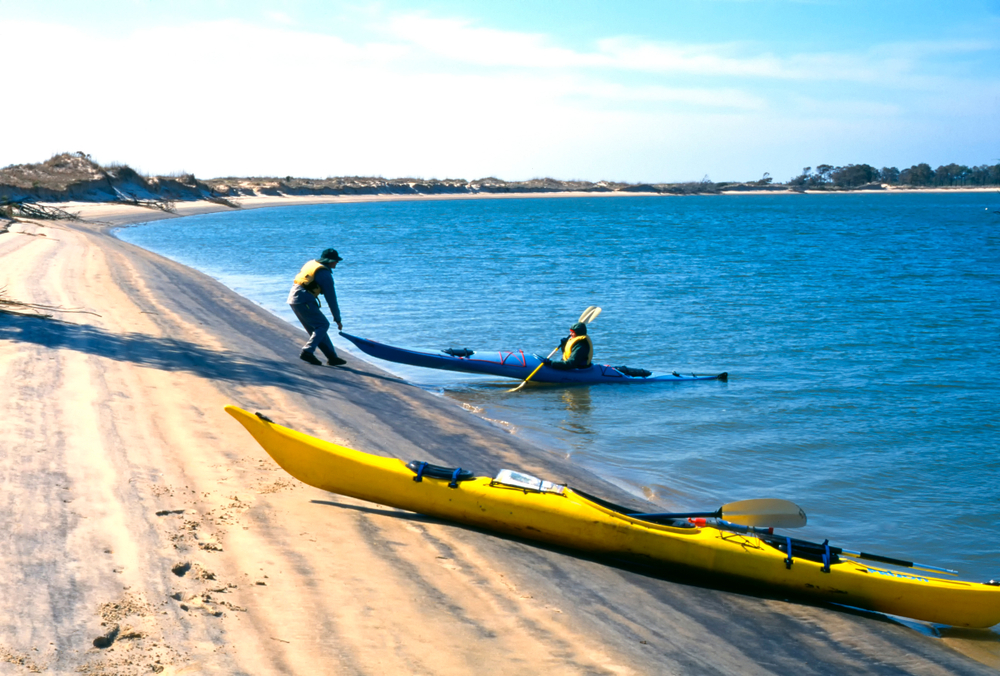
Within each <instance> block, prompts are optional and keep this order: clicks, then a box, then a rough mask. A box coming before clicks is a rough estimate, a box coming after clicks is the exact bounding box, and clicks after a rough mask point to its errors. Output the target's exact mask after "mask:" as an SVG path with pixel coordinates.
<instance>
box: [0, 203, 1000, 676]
mask: <svg viewBox="0 0 1000 676" xmlns="http://www.w3.org/2000/svg"><path fill="white" fill-rule="evenodd" d="M307 201H308V202H324V201H329V202H341V201H346V200H345V199H344V198H329V199H300V200H293V199H289V198H272V199H270V200H268V199H260V200H253V201H250V202H248V206H250V205H257V206H259V205H266V204H271V203H276V204H289V203H293V202H295V203H304V202H307ZM180 208H181V214H180V215H185V214H189V213H195V212H199V211H212V210H217V209H218V207H216V206H214V205H209V204H193V205H191V204H189V205H182V206H181V207H180ZM74 210H79V211H82V212H83V214H84V216H85V217H86V218H87V219H88V222H84V223H57V224H52V223H49V224H25V223H21V224H15V225H14V226H12V227H11V228H10V230H9V232H7V233H6V234H0V287H3V286H4V285H6V287H7V293H8V296H9V297H11V298H14V299H17V300H20V301H24V302H33V303H42V304H47V305H58V306H62V307H73V308H84V309H87V310H90V311H92V312H95V313H97V314H96V315H92V314H64V315H58V319H60V321H52V320H43V319H38V318H29V317H19V316H11V315H6V314H0V383H2V385H0V388H2V389H0V416H2V423H0V507H2V509H0V537H2V547H0V585H2V587H0V589H2V593H0V618H2V619H0V674H23V673H34V672H44V673H79V672H83V673H89V674H132V673H135V674H140V673H150V672H153V673H164V674H182V673H187V674H202V673H207V674H470V673H472V674H493V673H496V674H500V673H522V674H540V673H545V672H553V673H556V672H557V673H560V674H781V675H782V676H787V675H788V674H842V673H873V674H900V673H906V674H928V675H930V674H990V673H995V671H994V670H993V668H990V667H989V666H984V664H983V663H981V662H986V663H988V664H992V666H993V667H997V666H1000V660H998V659H997V650H996V648H997V644H996V642H995V639H996V634H992V633H989V632H964V633H962V632H953V634H952V635H953V638H949V639H945V640H942V639H936V638H931V637H929V636H925V635H922V634H921V633H919V632H916V631H914V630H912V629H910V628H908V627H906V626H903V625H901V624H898V623H896V622H893V621H891V620H888V619H887V618H884V617H881V616H878V615H874V614H862V613H852V612H848V611H841V610H834V609H829V608H823V607H813V606H808V605H801V604H795V603H788V602H784V601H781V600H776V599H769V598H764V597H760V596H754V595H745V594H740V593H737V592H736V591H734V590H719V589H712V588H706V587H701V586H697V585H692V584H685V581H683V580H677V579H673V580H671V579H660V578H656V577H652V576H649V575H645V574H643V573H642V572H641V571H635V570H629V569H624V568H619V567H614V566H611V565H607V564H603V563H599V562H595V561H592V560H589V559H587V558H585V557H578V556H574V555H572V554H570V553H566V552H563V551H558V550H553V549H549V548H545V547H540V546H538V545H533V544H529V543H524V542H519V541H515V540H510V539H507V538H500V537H496V536H492V535H488V534H485V533H481V532H478V531H475V530H471V529H468V528H463V527H460V526H455V525H451V524H447V523H442V522H439V521H436V520H433V519H428V518H424V517H422V516H419V515H414V514H411V513H406V512H402V511H398V510H395V509H390V508H385V507H382V506H379V505H375V504H369V503H362V502H359V501H356V500H352V499H347V498H342V497H339V496H335V495H332V494H329V493H324V492H322V491H319V490H317V489H313V488H310V487H307V486H304V485H302V484H299V483H297V482H296V481H295V480H293V479H292V478H291V477H289V476H288V475H286V474H284V473H283V472H282V471H281V470H279V469H278V468H277V467H276V466H275V465H274V463H273V462H272V461H271V460H270V458H268V456H267V455H266V454H265V453H264V451H263V450H262V449H261V448H260V447H259V446H258V445H257V444H256V443H255V442H254V441H253V440H252V439H251V438H250V437H249V435H247V433H246V432H245V431H244V430H243V429H242V428H241V427H240V426H239V425H238V424H237V423H236V422H235V421H234V420H232V419H231V418H230V417H229V416H228V415H226V414H225V413H224V411H223V405H225V404H227V403H235V404H237V405H240V406H243V407H245V408H248V409H250V410H252V411H254V410H255V411H262V412H265V413H267V414H268V415H269V416H270V417H271V418H273V419H274V420H276V421H277V422H280V423H283V424H286V425H289V426H291V427H294V428H296V429H299V430H302V431H304V432H307V433H311V434H315V435H317V436H320V437H322V438H325V439H329V440H332V441H336V442H339V443H342V444H345V445H348V446H351V447H354V448H357V449H359V450H363V451H367V452H373V453H379V454H383V455H388V456H393V457H402V458H405V459H426V460H429V461H433V462H439V463H442V464H449V465H461V466H463V467H467V468H470V469H473V470H476V471H481V472H484V473H492V472H494V471H495V470H496V469H498V468H500V467H512V468H519V469H525V470H527V471H530V472H533V473H536V474H539V475H541V476H544V477H546V478H550V479H554V480H558V481H564V482H570V483H572V484H574V485H576V486H579V487H581V488H583V489H585V490H589V491H592V492H595V493H597V494H600V495H604V496H605V497H608V498H610V499H616V500H621V501H626V502H627V501H629V500H630V499H631V498H629V496H624V495H622V494H620V493H619V492H618V491H616V489H614V488H613V487H611V486H609V485H606V484H603V483H602V482H601V481H600V480H599V479H597V478H595V477H592V476H589V475H587V474H585V473H583V472H582V471H581V470H579V469H578V468H576V467H574V466H573V465H572V464H571V463H569V462H567V461H566V460H564V459H561V458H558V457H556V456H554V455H552V454H549V453H547V452H545V451H543V450H540V449H537V448H534V447H532V446H530V445H528V444H526V443H524V442H523V441H521V440H519V439H518V438H517V437H515V436H512V435H510V434H508V433H507V432H504V431H503V430H500V429H498V428H496V427H494V426H492V425H490V424H489V423H487V422H485V421H483V420H480V419H479V418H477V417H475V416H473V415H471V414H469V413H466V412H464V411H462V410H461V409H459V408H458V407H457V406H455V405H454V404H453V403H452V402H450V401H447V400H445V399H443V398H440V397H435V396H433V395H431V394H429V393H427V392H424V391H422V390H420V389H418V388H415V387H412V386H409V385H407V384H406V383H404V382H401V381H399V380H398V379H396V378H394V377H392V376H389V375H387V374H386V373H384V372H381V371H379V370H378V369H377V368H375V367H373V366H371V365H369V364H367V363H364V362H360V361H358V360H356V359H352V358H350V357H348V365H347V367H346V368H341V369H332V368H327V367H322V368H317V367H313V366H309V365H306V364H304V363H302V362H301V361H299V360H298V359H297V352H298V347H299V345H300V344H301V342H302V341H303V338H304V333H303V332H302V331H301V329H299V328H297V327H294V326H291V325H289V324H287V323H285V322H283V321H281V320H280V319H278V318H276V317H275V316H273V315H272V314H270V313H268V312H266V311H264V310H263V309H261V308H260V307H258V306H257V305H255V304H253V303H251V302H249V301H247V300H245V299H243V298H241V297H239V296H238V295H236V294H235V293H233V292H231V291H230V290H228V289H226V288H225V287H223V286H221V285H220V284H218V283H216V282H215V281H213V280H211V279H209V278H207V277H205V276H204V275H201V274H200V273H197V272H194V271H192V270H190V269H187V268H185V267H183V266H181V265H178V264H176V263H173V262H170V261H167V260H165V259H163V258H160V257H158V256H156V255H153V254H150V253H148V252H145V251H142V250H140V249H137V248H135V247H133V246H131V245H128V244H125V243H123V242H121V241H119V240H118V239H116V238H114V237H112V236H109V235H108V234H107V226H106V225H102V224H101V223H97V222H96V221H98V220H100V221H101V222H103V223H104V224H107V223H124V222H130V221H132V222H134V221H143V220H151V219H153V218H163V217H169V216H168V215H167V214H162V213H159V212H153V211H148V210H143V209H139V208H131V207H121V206H102V205H90V206H81V207H78V208H75V209H74ZM310 253H311V252H303V256H304V257H307V256H308V255H309V254H310ZM293 272H294V271H289V274H290V275H291V274H292V273H293ZM350 302H351V299H350V298H344V299H342V303H343V305H344V306H345V307H346V308H349V307H350ZM953 647H954V648H957V649H958V650H953V649H952V648H953ZM959 650H960V651H962V652H964V653H965V654H964V655H963V654H961V653H960V652H959ZM966 655H972V656H973V657H975V658H977V659H979V660H981V662H977V661H975V660H974V659H970V658H969V657H968V656H966Z"/></svg>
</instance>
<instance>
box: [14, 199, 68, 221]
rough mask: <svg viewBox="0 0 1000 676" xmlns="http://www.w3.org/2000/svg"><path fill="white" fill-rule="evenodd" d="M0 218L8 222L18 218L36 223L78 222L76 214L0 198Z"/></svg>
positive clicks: (41, 205) (56, 208)
mask: <svg viewBox="0 0 1000 676" xmlns="http://www.w3.org/2000/svg"><path fill="white" fill-rule="evenodd" d="M0 217H3V218H6V219H8V220H12V221H14V220H17V219H18V218H30V219H32V220H36V221H63V220H66V221H78V220H80V217H79V216H78V215H77V214H74V213H71V212H69V211H66V210H65V209H60V208H59V207H53V206H46V205H44V204H34V203H32V202H28V201H25V200H11V199H4V198H0Z"/></svg>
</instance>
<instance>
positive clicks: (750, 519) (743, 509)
mask: <svg viewBox="0 0 1000 676" xmlns="http://www.w3.org/2000/svg"><path fill="white" fill-rule="evenodd" d="M719 512H720V513H721V514H722V518H723V519H725V520H726V521H731V522H732V523H738V524H740V525H741V526H753V527H755V528H767V527H771V528H801V527H802V526H805V525H806V513H805V512H804V511H802V508H801V507H799V506H798V505H796V504H795V503H794V502H789V501H788V500H779V499H777V498H762V499H757V500H740V501H738V502H730V503H729V504H728V505H723V506H722V509H720V510H719Z"/></svg>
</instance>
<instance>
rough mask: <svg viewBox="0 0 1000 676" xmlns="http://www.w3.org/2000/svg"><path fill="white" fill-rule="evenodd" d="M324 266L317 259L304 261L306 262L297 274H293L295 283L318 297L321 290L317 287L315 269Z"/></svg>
mask: <svg viewBox="0 0 1000 676" xmlns="http://www.w3.org/2000/svg"><path fill="white" fill-rule="evenodd" d="M325 267H326V266H325V265H323V264H322V263H320V262H319V261H306V264H305V265H303V266H302V269H301V270H299V274H297V275H295V283H296V284H298V285H299V286H301V287H303V288H305V290H306V291H308V292H309V293H311V294H312V295H314V296H316V297H317V298H319V294H320V293H322V290H321V289H320V288H319V284H317V283H316V271H317V270H319V269H320V268H325ZM286 279H287V278H286Z"/></svg>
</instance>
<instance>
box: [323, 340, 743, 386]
mask: <svg viewBox="0 0 1000 676" xmlns="http://www.w3.org/2000/svg"><path fill="white" fill-rule="evenodd" d="M340 335H342V336H343V337H344V338H346V339H347V340H349V341H351V342H352V343H354V344H355V345H357V346H358V348H359V349H360V350H361V351H362V352H364V353H365V354H367V355H371V356H372V357H377V358H378V359H384V360H386V361H394V362H396V363H397V364H409V365H410V366H422V367H424V368H428V369H441V370H444V371H460V372H462V373H478V374H482V375H491V376H502V377H504V378H514V379H516V380H524V379H525V378H527V377H528V375H530V374H531V372H532V371H534V370H535V368H537V367H538V365H539V364H541V363H542V359H541V357H539V356H538V355H535V354H529V353H526V352H525V351H524V350H513V351H506V350H493V351H491V352H474V351H472V350H468V349H458V350H455V349H448V350H443V351H442V352H441V353H440V354H439V353H436V352H417V351H415V350H404V349H403V348H400V347H393V346H391V345H383V344H382V343H376V342H375V341H373V340H365V339H364V338H358V337H357V336H352V335H350V334H348V333H344V332H343V331H341V332H340ZM728 378H729V375H728V374H727V373H719V374H716V375H710V376H709V375H695V374H690V375H684V374H680V373H677V372H676V371H675V372H674V373H665V374H654V373H651V372H649V371H646V370H643V369H634V368H629V367H626V366H606V365H600V364H593V365H591V366H590V367H588V368H585V369H574V370H572V371H560V370H559V369H554V368H550V367H548V366H543V367H542V368H541V369H539V371H538V373H536V374H535V375H534V377H532V379H531V382H534V383H562V384H572V383H578V384H593V383H663V382H686V381H690V380H727V379H728Z"/></svg>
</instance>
